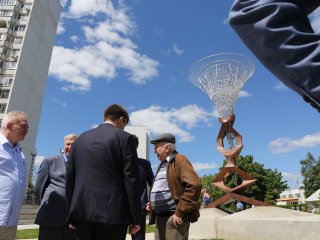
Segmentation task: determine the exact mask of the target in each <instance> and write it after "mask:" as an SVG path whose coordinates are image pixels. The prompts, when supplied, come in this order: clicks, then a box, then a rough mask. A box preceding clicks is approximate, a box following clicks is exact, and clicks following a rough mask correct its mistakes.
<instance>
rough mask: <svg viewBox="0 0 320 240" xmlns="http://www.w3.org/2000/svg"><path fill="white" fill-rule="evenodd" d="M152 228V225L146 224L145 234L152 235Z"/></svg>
mask: <svg viewBox="0 0 320 240" xmlns="http://www.w3.org/2000/svg"><path fill="white" fill-rule="evenodd" d="M154 228H155V226H154V225H149V224H147V225H146V233H153V232H154Z"/></svg>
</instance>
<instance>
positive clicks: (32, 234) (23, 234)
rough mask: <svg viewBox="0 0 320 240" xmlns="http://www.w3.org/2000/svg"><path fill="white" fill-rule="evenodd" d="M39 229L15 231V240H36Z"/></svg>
mask: <svg viewBox="0 0 320 240" xmlns="http://www.w3.org/2000/svg"><path fill="white" fill-rule="evenodd" d="M38 234H39V229H37V228H36V229H23V230H18V231H17V236H16V239H30V238H38Z"/></svg>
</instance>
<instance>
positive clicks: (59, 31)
mask: <svg viewBox="0 0 320 240" xmlns="http://www.w3.org/2000/svg"><path fill="white" fill-rule="evenodd" d="M65 31H66V29H65V28H64V24H63V22H61V21H59V23H58V26H57V34H62V33H64V32H65Z"/></svg>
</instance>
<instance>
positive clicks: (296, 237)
mask: <svg viewBox="0 0 320 240" xmlns="http://www.w3.org/2000/svg"><path fill="white" fill-rule="evenodd" d="M200 214H201V217H200V218H199V221H198V222H196V223H194V224H191V227H190V236H197V237H198V238H200V239H201V238H202V239H205V238H206V239H210V238H222V239H224V240H270V239H272V240H286V239H288V240H314V239H318V238H319V236H320V215H316V214H311V213H305V212H299V211H295V210H289V209H283V208H278V207H272V206H268V207H254V208H251V209H248V210H244V211H242V212H238V213H234V214H231V215H227V214H225V213H224V212H222V211H220V210H218V209H212V208H211V209H201V210H200Z"/></svg>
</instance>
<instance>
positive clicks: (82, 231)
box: [66, 104, 141, 240]
mask: <svg viewBox="0 0 320 240" xmlns="http://www.w3.org/2000/svg"><path fill="white" fill-rule="evenodd" d="M128 122H129V115H128V113H127V111H126V110H125V109H124V108H123V107H121V106H120V105H117V104H113V105H111V106H109V107H108V108H107V109H106V110H105V112H104V123H103V124H101V125H100V126H98V127H97V128H94V129H91V130H89V131H86V132H85V133H83V134H81V135H80V137H79V138H78V139H77V141H76V142H75V144H74V145H73V146H72V151H71V154H70V162H69V164H68V167H67V182H66V197H67V204H68V212H69V214H68V222H69V223H70V225H73V226H75V227H76V230H77V235H78V237H79V239H80V240H100V239H101V240H102V239H103V240H105V239H112V240H113V239H115V240H121V239H125V237H126V231H127V227H128V225H129V232H130V233H131V234H133V233H136V232H137V231H138V230H139V229H140V225H139V219H140V211H141V207H140V194H139V166H138V157H137V151H136V148H135V145H134V142H133V137H132V135H131V134H129V133H127V132H125V131H123V129H124V127H125V126H126V125H127V123H128Z"/></svg>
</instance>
